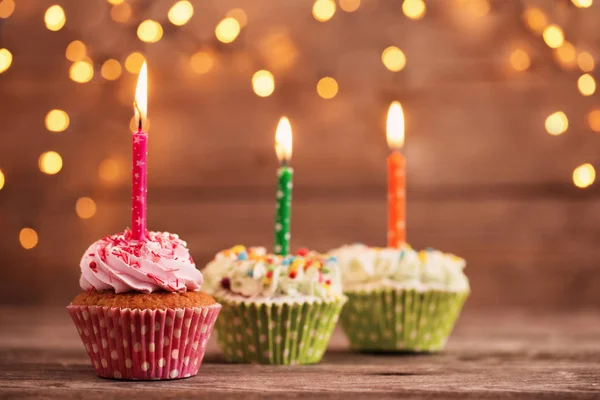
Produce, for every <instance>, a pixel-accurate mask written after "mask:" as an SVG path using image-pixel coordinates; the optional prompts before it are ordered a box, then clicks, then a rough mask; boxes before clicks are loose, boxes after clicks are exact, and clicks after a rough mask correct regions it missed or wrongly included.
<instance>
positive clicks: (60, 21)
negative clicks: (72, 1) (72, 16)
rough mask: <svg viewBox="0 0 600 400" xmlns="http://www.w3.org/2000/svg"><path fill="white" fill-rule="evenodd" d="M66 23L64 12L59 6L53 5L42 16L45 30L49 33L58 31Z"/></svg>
mask: <svg viewBox="0 0 600 400" xmlns="http://www.w3.org/2000/svg"><path fill="white" fill-rule="evenodd" d="M66 22H67V17H66V16H65V11H64V10H63V9H62V7H61V6H59V5H53V6H51V7H50V8H48V9H47V10H46V14H44V23H45V24H46V28H48V29H49V30H51V31H59V30H61V28H62V27H63V26H65V23H66Z"/></svg>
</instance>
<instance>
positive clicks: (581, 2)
mask: <svg viewBox="0 0 600 400" xmlns="http://www.w3.org/2000/svg"><path fill="white" fill-rule="evenodd" d="M571 3H573V4H574V5H575V7H579V8H588V7H590V6H591V5H592V4H593V3H594V0H571Z"/></svg>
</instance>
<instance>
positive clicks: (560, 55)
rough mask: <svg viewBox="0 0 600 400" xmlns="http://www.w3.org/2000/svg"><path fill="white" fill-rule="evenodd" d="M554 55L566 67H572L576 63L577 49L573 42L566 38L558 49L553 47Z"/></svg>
mask: <svg viewBox="0 0 600 400" xmlns="http://www.w3.org/2000/svg"><path fill="white" fill-rule="evenodd" d="M554 57H555V58H556V61H557V62H558V63H559V64H560V65H561V66H562V67H563V68H566V69H571V68H574V67H575V65H576V64H577V50H576V49H575V46H573V43H571V42H569V41H566V40H565V41H564V42H563V44H562V45H561V46H560V47H559V48H558V49H554Z"/></svg>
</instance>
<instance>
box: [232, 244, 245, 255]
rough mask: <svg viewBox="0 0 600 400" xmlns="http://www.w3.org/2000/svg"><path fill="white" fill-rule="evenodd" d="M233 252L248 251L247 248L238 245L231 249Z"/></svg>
mask: <svg viewBox="0 0 600 400" xmlns="http://www.w3.org/2000/svg"><path fill="white" fill-rule="evenodd" d="M231 251H233V252H234V253H241V252H242V251H246V248H245V247H244V246H242V245H241V244H237V245H235V246H233V247H232V248H231Z"/></svg>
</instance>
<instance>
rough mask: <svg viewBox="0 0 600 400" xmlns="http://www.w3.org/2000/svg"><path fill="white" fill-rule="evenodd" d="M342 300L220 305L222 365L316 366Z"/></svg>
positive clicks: (335, 321)
mask: <svg viewBox="0 0 600 400" xmlns="http://www.w3.org/2000/svg"><path fill="white" fill-rule="evenodd" d="M346 300H347V299H346V298H345V297H343V298H340V299H339V300H334V301H321V302H314V303H308V302H306V303H291V302H290V303H258V302H250V301H231V300H227V299H219V300H218V301H219V302H220V303H221V304H222V305H223V308H222V310H221V314H220V316H219V319H218V320H217V323H216V325H215V329H216V332H217V342H218V343H219V346H220V347H221V349H222V350H223V354H224V356H225V359H226V360H227V361H229V362H234V363H259V364H274V365H296V364H316V363H318V362H319V361H321V359H322V358H323V354H325V350H326V349H327V344H328V343H329V339H330V338H331V334H332V333H333V330H334V328H335V325H336V323H337V321H338V318H339V316H340V312H341V310H342V307H343V306H344V304H345V303H346Z"/></svg>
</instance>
